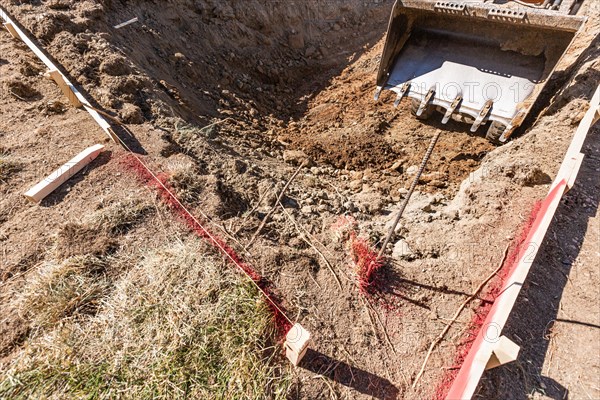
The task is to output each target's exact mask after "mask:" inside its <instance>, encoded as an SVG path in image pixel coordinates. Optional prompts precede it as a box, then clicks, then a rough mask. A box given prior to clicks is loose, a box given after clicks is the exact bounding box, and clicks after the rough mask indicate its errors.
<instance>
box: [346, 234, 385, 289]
mask: <svg viewBox="0 0 600 400" xmlns="http://www.w3.org/2000/svg"><path fill="white" fill-rule="evenodd" d="M349 244H350V254H351V256H352V261H353V263H354V266H355V268H356V274H357V276H358V287H359V288H360V290H361V292H363V293H365V294H367V293H370V291H371V289H372V285H373V279H374V277H375V273H376V272H377V270H378V269H379V268H381V267H382V265H383V262H382V260H381V259H380V258H379V257H378V255H377V252H376V251H375V249H373V248H372V247H371V246H370V245H369V243H368V242H367V240H366V239H364V238H361V237H358V236H356V234H355V233H351V234H350V243H349Z"/></svg>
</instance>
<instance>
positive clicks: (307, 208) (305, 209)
mask: <svg viewBox="0 0 600 400" xmlns="http://www.w3.org/2000/svg"><path fill="white" fill-rule="evenodd" d="M300 212H302V213H304V214H312V212H313V208H312V206H304V207H302V208H301V209H300Z"/></svg>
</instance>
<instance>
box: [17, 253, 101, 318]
mask: <svg viewBox="0 0 600 400" xmlns="http://www.w3.org/2000/svg"><path fill="white" fill-rule="evenodd" d="M104 268H105V262H104V261H102V260H101V259H99V258H96V257H93V256H77V257H72V258H69V259H67V260H65V261H64V262H62V263H60V264H55V263H52V262H50V263H45V264H43V265H42V266H41V267H39V268H37V269H36V271H35V273H34V274H33V276H32V277H31V279H30V280H29V281H28V282H27V284H26V285H25V288H24V289H23V290H22V292H21V293H20V294H19V298H20V301H21V304H20V309H21V313H22V314H23V315H25V316H26V317H27V319H28V320H29V321H30V323H31V325H32V327H34V328H44V327H49V326H53V325H55V324H57V323H59V322H60V321H62V320H64V319H65V318H69V317H72V316H75V315H78V314H93V313H94V312H95V310H96V309H97V308H98V304H99V301H100V299H101V298H102V296H103V295H104V294H105V293H106V292H107V289H108V282H107V280H106V278H105V277H104V276H103V271H104Z"/></svg>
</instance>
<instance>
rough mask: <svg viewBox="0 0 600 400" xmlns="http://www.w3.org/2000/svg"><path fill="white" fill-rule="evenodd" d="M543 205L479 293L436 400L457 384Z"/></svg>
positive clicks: (533, 212)
mask: <svg viewBox="0 0 600 400" xmlns="http://www.w3.org/2000/svg"><path fill="white" fill-rule="evenodd" d="M541 206H542V202H541V201H537V202H536V203H535V204H534V205H533V207H532V210H531V212H530V215H529V218H528V219H527V221H526V222H525V224H523V225H522V227H521V231H520V233H519V235H518V236H517V237H516V238H515V239H514V240H513V243H512V245H511V249H510V251H509V253H508V255H507V257H506V260H504V263H503V266H502V268H501V269H500V271H499V272H498V275H497V276H496V278H494V279H493V280H492V282H491V283H490V285H489V287H488V289H487V290H486V291H485V293H484V294H482V295H481V296H480V299H482V300H483V301H482V302H481V305H480V306H479V307H478V308H477V310H476V312H475V315H474V316H473V318H472V319H471V322H470V323H469V328H468V329H467V331H466V333H465V334H464V335H463V339H462V341H461V343H459V345H458V350H457V353H456V355H455V357H454V364H453V366H452V368H451V369H448V370H447V371H446V373H445V374H444V376H443V377H442V381H441V382H440V383H439V384H438V386H437V388H436V391H435V396H434V398H435V399H436V400H443V399H445V398H446V396H447V394H448V391H449V390H450V388H451V387H452V385H453V384H454V380H455V379H456V377H457V375H458V373H459V370H460V367H461V366H462V364H463V363H464V362H465V361H466V359H467V357H468V355H469V352H470V351H471V349H472V348H474V347H473V346H475V345H476V344H475V342H476V340H478V339H480V337H479V336H478V335H479V333H480V331H481V327H482V326H483V324H484V323H485V321H486V319H487V317H488V315H489V314H490V312H491V311H492V308H493V305H494V302H495V300H496V298H497V297H498V296H499V295H500V294H501V293H502V291H503V289H504V283H505V282H506V279H507V278H508V277H509V276H510V275H511V274H512V272H513V271H514V269H515V267H516V266H517V265H518V261H519V259H520V258H521V257H520V256H521V255H522V253H523V251H524V250H526V249H524V248H523V247H524V244H526V243H528V238H529V236H530V233H531V232H535V230H536V229H537V228H538V226H539V220H538V218H537V216H538V215H543V212H542V213H541V214H540V211H542V210H541V208H542V207H541Z"/></svg>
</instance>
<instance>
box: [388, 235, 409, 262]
mask: <svg viewBox="0 0 600 400" xmlns="http://www.w3.org/2000/svg"><path fill="white" fill-rule="evenodd" d="M412 255H413V252H412V250H411V249H410V247H409V245H408V243H407V242H406V240H404V239H400V240H398V241H397V242H396V243H395V244H394V250H393V251H392V257H394V258H397V259H400V258H407V257H410V256H412Z"/></svg>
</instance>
